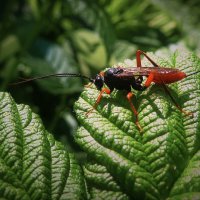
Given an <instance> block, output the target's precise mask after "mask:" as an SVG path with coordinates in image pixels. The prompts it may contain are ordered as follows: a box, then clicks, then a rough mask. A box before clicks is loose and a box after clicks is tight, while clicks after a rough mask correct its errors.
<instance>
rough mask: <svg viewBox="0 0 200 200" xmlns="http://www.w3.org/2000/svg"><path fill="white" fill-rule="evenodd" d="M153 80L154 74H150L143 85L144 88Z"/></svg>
mask: <svg viewBox="0 0 200 200" xmlns="http://www.w3.org/2000/svg"><path fill="white" fill-rule="evenodd" d="M153 78H154V74H153V73H152V72H151V73H150V74H149V76H148V78H147V80H146V82H145V84H144V86H145V87H146V88H147V87H149V86H150V85H151V83H152V82H153Z"/></svg>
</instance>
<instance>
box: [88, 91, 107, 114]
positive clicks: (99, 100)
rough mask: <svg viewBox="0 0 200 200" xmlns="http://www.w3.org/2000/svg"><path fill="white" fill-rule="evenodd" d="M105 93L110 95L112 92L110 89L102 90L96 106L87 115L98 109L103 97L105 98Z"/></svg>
mask: <svg viewBox="0 0 200 200" xmlns="http://www.w3.org/2000/svg"><path fill="white" fill-rule="evenodd" d="M103 93H106V94H110V93H111V90H110V89H108V88H102V90H101V92H100V94H99V96H98V98H97V100H96V102H95V104H94V106H93V107H92V108H91V109H90V110H89V111H88V112H87V113H86V115H89V114H90V113H91V112H92V111H93V110H94V109H96V107H97V106H98V104H99V103H100V102H101V99H102V96H103Z"/></svg>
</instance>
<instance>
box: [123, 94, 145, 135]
mask: <svg viewBox="0 0 200 200" xmlns="http://www.w3.org/2000/svg"><path fill="white" fill-rule="evenodd" d="M132 97H133V93H132V92H129V93H128V94H127V95H126V98H127V99H128V102H129V104H130V106H131V110H132V111H133V113H134V115H135V118H136V120H135V124H136V126H137V127H138V129H139V131H140V132H142V128H141V126H140V124H139V121H138V112H137V110H136V108H135V106H134V105H133V103H132V101H131V99H132Z"/></svg>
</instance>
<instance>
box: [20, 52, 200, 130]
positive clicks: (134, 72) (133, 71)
mask: <svg viewBox="0 0 200 200" xmlns="http://www.w3.org/2000/svg"><path fill="white" fill-rule="evenodd" d="M141 55H143V56H144V57H146V58H147V59H148V60H149V61H150V63H151V64H152V65H153V67H142V64H141ZM199 72H200V71H197V72H193V73H191V74H188V75H186V74H185V73H184V72H182V71H180V70H178V69H174V68H165V67H161V66H159V65H158V64H157V63H155V62H154V61H153V60H152V59H151V58H150V57H149V56H148V55H147V54H146V53H145V52H143V51H141V50H137V52H136V67H131V68H125V67H120V66H119V67H113V68H109V69H107V70H106V71H101V72H100V73H98V74H97V75H96V76H95V77H94V78H90V77H87V76H84V75H81V74H73V73H60V74H49V75H45V76H40V77H35V78H31V79H25V80H23V81H21V82H18V83H16V84H21V83H25V82H29V81H33V80H38V79H44V78H50V77H79V78H84V79H88V80H89V82H91V83H92V84H94V85H95V86H96V88H97V90H99V91H100V93H99V95H98V97H97V100H96V102H95V104H94V105H93V108H92V109H91V110H89V111H88V112H87V113H86V115H88V114H89V113H90V112H91V111H92V110H93V109H96V107H97V106H98V104H99V103H100V102H101V99H102V96H103V94H104V93H106V94H111V93H112V92H113V90H114V89H116V90H125V91H126V93H127V94H126V98H127V100H128V102H129V104H130V107H131V110H132V111H133V113H134V115H135V124H136V126H137V127H138V129H139V130H140V131H142V128H141V126H140V124H139V121H138V111H137V110H136V108H135V106H134V105H133V103H132V97H133V96H134V94H133V92H132V89H134V90H137V91H144V90H146V89H147V88H148V87H149V86H150V85H151V84H152V83H155V84H157V85H162V86H163V87H164V90H165V91H166V93H167V94H168V95H169V96H170V98H171V100H172V102H173V103H174V104H175V106H176V107H177V108H178V109H179V110H180V111H181V112H182V113H184V114H186V115H192V113H190V112H186V111H184V110H183V109H182V108H181V107H180V106H179V105H178V104H177V103H176V101H175V99H174V98H173V96H172V95H171V93H170V91H169V90H168V88H167V86H166V84H170V83H174V82H177V81H180V80H182V79H184V78H186V77H188V76H191V75H194V74H197V73H199ZM143 77H146V80H145V82H144V80H143ZM105 86H107V87H105Z"/></svg>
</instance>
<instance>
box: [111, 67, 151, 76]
mask: <svg viewBox="0 0 200 200" xmlns="http://www.w3.org/2000/svg"><path fill="white" fill-rule="evenodd" d="M119 69H120V70H119V73H117V74H115V76H116V77H119V78H129V77H130V78H132V77H133V76H148V75H149V73H150V71H151V70H152V67H142V68H141V67H130V68H122V67H119Z"/></svg>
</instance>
